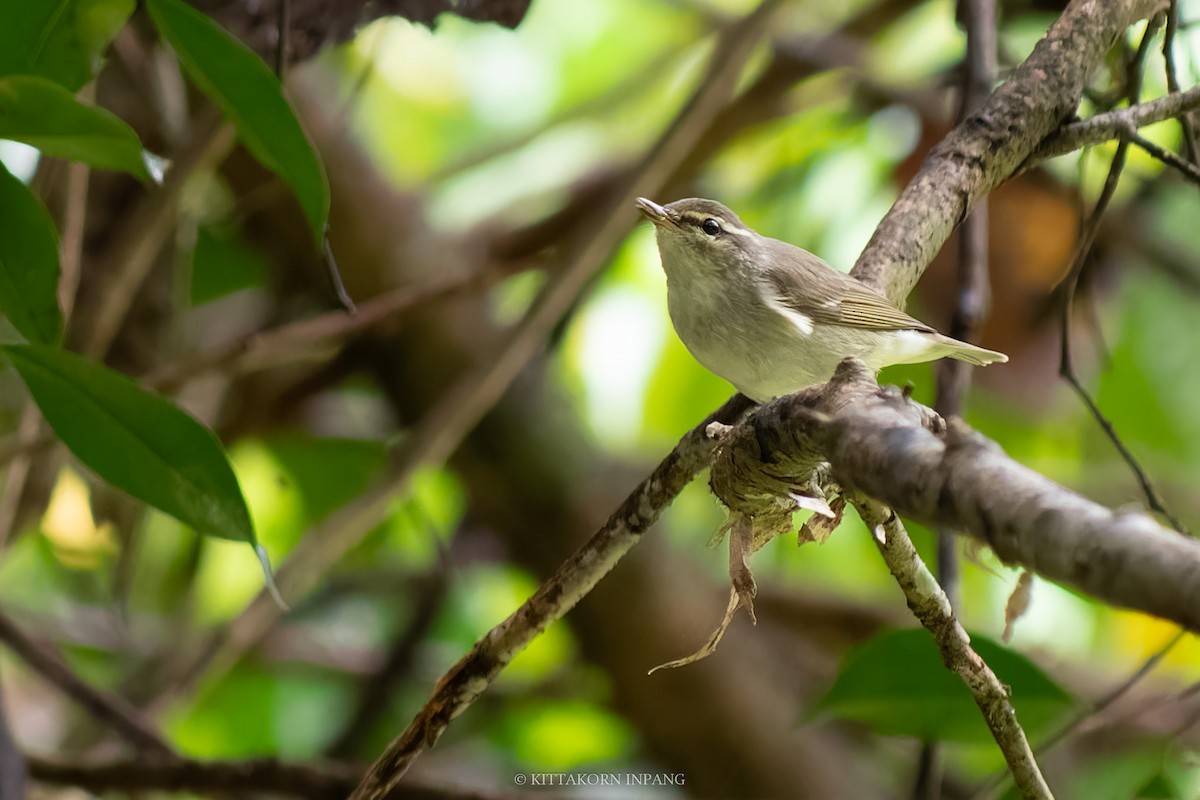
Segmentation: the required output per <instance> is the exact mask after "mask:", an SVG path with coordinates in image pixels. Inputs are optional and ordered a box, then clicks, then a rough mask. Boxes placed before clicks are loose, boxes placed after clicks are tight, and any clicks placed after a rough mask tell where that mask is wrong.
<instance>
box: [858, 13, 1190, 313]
mask: <svg viewBox="0 0 1200 800" xmlns="http://www.w3.org/2000/svg"><path fill="white" fill-rule="evenodd" d="M1165 5H1166V4H1165V2H1162V0H1110V1H1108V2H1105V0H1073V2H1071V4H1070V5H1068V6H1067V9H1066V10H1065V11H1064V12H1063V13H1062V16H1060V17H1059V18H1058V20H1056V21H1055V23H1054V25H1053V26H1051V28H1050V30H1049V32H1048V33H1047V34H1046V36H1045V37H1044V38H1043V39H1042V40H1041V41H1040V42H1038V44H1037V47H1035V48H1034V50H1033V53H1031V54H1030V56H1029V58H1027V59H1026V60H1025V62H1024V63H1022V64H1021V65H1020V66H1019V67H1018V68H1017V69H1016V70H1015V71H1014V72H1013V74H1012V77H1011V78H1010V79H1009V80H1008V81H1007V82H1005V83H1004V84H1003V85H1001V86H1000V88H998V89H997V90H996V91H994V92H993V93H992V95H991V97H989V98H988V100H987V102H986V103H984V104H983V105H982V106H981V107H980V108H979V109H978V110H976V111H975V112H973V113H972V114H970V115H968V116H967V118H966V119H964V120H963V121H962V123H961V124H959V125H958V126H957V127H956V128H955V129H954V130H952V131H951V132H950V133H949V134H947V136H946V138H945V139H943V140H942V141H941V142H940V143H939V144H938V146H937V147H935V148H934V149H933V151H932V152H931V153H930V154H929V156H928V157H927V158H926V160H925V163H924V165H923V166H922V167H921V170H920V172H918V173H917V175H916V176H915V177H914V178H913V179H912V180H911V181H910V182H909V184H908V186H907V187H906V188H905V190H904V192H903V193H902V194H901V195H900V198H899V199H898V200H896V203H895V204H894V205H893V206H892V208H891V210H890V211H889V212H888V213H887V215H886V216H885V217H884V218H883V221H882V222H880V223H879V227H877V228H876V229H875V234H874V235H873V236H872V237H871V241H870V242H868V243H867V246H866V248H865V249H864V250H863V252H862V255H861V256H859V259H858V263H857V264H856V265H855V266H854V269H853V271H852V272H851V274H852V275H854V277H856V278H858V279H859V280H861V281H863V282H864V283H866V284H868V285H870V286H873V287H874V288H876V289H878V290H880V291H882V292H883V293H884V294H886V295H887V296H888V297H889V298H891V299H892V301H893V302H896V303H903V301H904V299H905V298H906V297H907V296H908V293H909V292H910V291H911V290H912V288H913V286H915V285H916V283H917V281H918V280H919V279H920V277H921V274H922V273H923V272H924V271H925V268H926V267H927V266H928V265H929V262H930V261H932V260H933V257H934V256H935V255H936V254H937V252H938V250H940V249H941V247H942V245H943V244H944V243H945V241H946V239H947V238H949V236H950V233H951V231H953V230H954V228H955V226H957V225H958V224H959V223H960V222H961V221H962V220H963V219H965V218H966V216H967V213H968V212H969V211H970V210H971V208H972V207H974V205H975V203H976V202H978V201H979V199H980V198H982V197H983V196H984V195H986V194H987V193H988V192H990V191H991V190H992V189H994V188H996V187H997V186H999V185H1000V184H1001V183H1003V182H1004V181H1005V180H1007V179H1008V178H1009V177H1010V176H1012V175H1013V174H1014V173H1015V172H1016V170H1017V169H1018V168H1019V167H1020V165H1021V164H1022V163H1023V162H1024V161H1025V160H1026V159H1027V158H1029V156H1030V154H1031V153H1033V152H1034V151H1035V149H1036V148H1037V146H1038V145H1039V144H1040V143H1041V142H1042V140H1044V139H1045V138H1046V137H1047V136H1049V135H1050V134H1051V133H1053V132H1054V130H1055V129H1056V128H1058V126H1059V125H1061V124H1062V123H1063V121H1064V120H1067V119H1068V118H1070V117H1071V115H1073V114H1074V113H1075V110H1076V109H1077V108H1078V107H1079V101H1080V98H1081V97H1082V94H1083V88H1084V86H1085V85H1086V82H1087V80H1088V78H1089V77H1090V75H1091V74H1092V70H1093V69H1095V67H1096V65H1097V64H1099V63H1100V62H1101V60H1102V59H1103V57H1104V54H1105V53H1106V52H1107V51H1108V48H1109V47H1110V46H1111V45H1112V43H1113V41H1115V40H1116V38H1117V37H1118V36H1119V35H1120V34H1121V32H1122V31H1124V30H1125V29H1126V28H1127V27H1129V26H1130V25H1131V24H1133V23H1134V22H1136V21H1137V20H1139V19H1143V18H1145V17H1148V16H1150V15H1151V14H1153V13H1154V12H1156V11H1158V10H1160V9H1162V8H1163V7H1164V6H1165Z"/></svg>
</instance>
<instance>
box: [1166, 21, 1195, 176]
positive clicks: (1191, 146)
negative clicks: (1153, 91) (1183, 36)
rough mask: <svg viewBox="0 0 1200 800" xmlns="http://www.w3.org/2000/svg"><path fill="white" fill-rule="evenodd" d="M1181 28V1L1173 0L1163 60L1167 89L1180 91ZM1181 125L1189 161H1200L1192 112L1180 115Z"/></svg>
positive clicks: (1184, 147) (1184, 148)
mask: <svg viewBox="0 0 1200 800" xmlns="http://www.w3.org/2000/svg"><path fill="white" fill-rule="evenodd" d="M1178 29H1179V3H1178V2H1177V0H1171V4H1170V5H1169V6H1168V7H1167V29H1166V32H1165V33H1164V34H1163V62H1164V64H1165V65H1166V73H1167V91H1168V92H1178V91H1179V71H1178V68H1177V67H1176V65H1175V33H1176V32H1177V31H1178ZM1179 125H1180V127H1181V128H1182V129H1183V150H1184V152H1185V153H1187V157H1188V161H1190V162H1192V163H1193V164H1196V163H1200V159H1198V158H1197V154H1196V126H1195V125H1193V124H1192V117H1191V115H1190V114H1187V113H1184V114H1180V115H1179Z"/></svg>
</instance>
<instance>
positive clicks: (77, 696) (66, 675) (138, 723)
mask: <svg viewBox="0 0 1200 800" xmlns="http://www.w3.org/2000/svg"><path fill="white" fill-rule="evenodd" d="M0 643H3V644H4V645H5V646H6V647H8V649H9V650H10V651H11V652H12V653H13V654H14V655H15V656H17V657H18V658H20V659H21V660H22V661H24V662H25V664H26V665H28V666H29V668H30V669H31V670H32V671H33V672H34V673H35V674H37V675H40V676H41V677H42V678H44V679H45V680H46V681H48V682H49V683H51V684H53V685H54V686H56V687H58V689H59V690H61V691H62V693H63V694H65V695H66V696H67V697H70V698H71V699H72V700H74V701H75V702H76V703H78V704H79V705H80V706H81V707H82V708H83V709H84V710H85V711H87V712H88V713H89V714H91V715H92V716H93V717H95V718H96V719H97V720H99V721H100V722H102V723H104V724H105V725H106V726H108V727H109V728H110V729H111V730H112V731H113V732H114V733H116V734H117V735H118V736H120V737H121V738H122V739H125V740H126V741H127V742H129V743H130V744H132V745H133V746H134V747H136V748H138V749H139V750H142V751H144V752H147V753H151V754H154V755H159V756H161V755H170V754H171V753H172V752H173V751H172V750H171V747H170V746H169V745H168V744H167V743H166V742H165V741H163V739H162V737H160V736H159V735H158V733H157V731H155V730H154V728H153V727H151V725H150V724H149V723H147V722H146V721H145V720H144V719H143V718H142V716H141V714H140V713H139V712H138V711H137V709H135V708H134V707H133V706H131V705H130V704H129V703H128V702H126V701H125V700H124V699H122V698H121V697H118V696H116V695H111V694H107V693H105V692H102V691H100V690H99V689H96V688H95V687H93V686H91V685H89V684H88V683H87V682H86V681H84V680H83V679H82V678H80V677H79V676H78V675H76V674H75V673H74V671H72V670H71V668H70V667H68V666H67V665H66V663H65V662H64V661H63V660H62V658H61V657H60V656H59V655H58V654H57V653H54V652H51V651H50V650H48V649H47V648H45V647H44V646H42V645H40V644H38V643H37V642H35V641H34V640H33V639H31V638H30V637H29V636H28V635H27V634H26V633H25V632H24V631H22V630H21V629H20V628H19V627H18V626H17V624H16V623H15V622H13V621H12V620H11V619H9V618H8V616H7V615H5V614H4V613H2V612H0Z"/></svg>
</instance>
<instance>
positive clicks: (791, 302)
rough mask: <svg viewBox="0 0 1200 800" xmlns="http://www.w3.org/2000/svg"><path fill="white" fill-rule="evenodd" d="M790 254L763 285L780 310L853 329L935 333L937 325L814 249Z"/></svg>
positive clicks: (769, 272)
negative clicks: (907, 311) (897, 304)
mask: <svg viewBox="0 0 1200 800" xmlns="http://www.w3.org/2000/svg"><path fill="white" fill-rule="evenodd" d="M786 255H787V256H788V257H787V258H783V259H774V260H773V262H774V263H772V265H771V266H770V267H768V268H767V270H766V272H765V273H764V283H763V287H762V288H763V295H764V299H765V300H766V301H767V303H768V305H772V306H774V307H775V308H776V309H777V310H778V311H780V313H783V314H785V315H786V316H792V315H795V314H802V315H804V317H807V318H808V319H810V320H812V321H813V322H815V323H817V324H824V325H842V326H845V327H848V328H861V329H866V330H886V331H895V330H915V331H927V332H930V333H932V332H933V328H931V327H929V326H928V325H926V324H925V323H924V322H921V321H920V320H917V319H914V318H912V317H910V316H909V315H908V314H905V313H904V312H903V311H901V310H900V309H898V308H896V307H895V306H894V305H892V304H891V303H889V302H888V300H887V298H886V297H884V296H883V295H881V294H879V293H878V292H876V291H875V290H873V289H871V288H869V287H867V286H864V285H863V284H862V283H860V282H858V281H856V280H855V279H854V278H851V277H850V276H849V275H846V274H845V273H843V272H838V271H837V270H835V269H834V268H833V267H831V266H829V265H828V264H826V263H825V262H824V261H822V260H821V259H819V258H817V257H816V256H814V255H812V254H811V253H808V252H806V251H804V250H800V249H799V248H792V251H789V252H788V253H787V254H786ZM802 256H807V258H802ZM817 278H819V279H817Z"/></svg>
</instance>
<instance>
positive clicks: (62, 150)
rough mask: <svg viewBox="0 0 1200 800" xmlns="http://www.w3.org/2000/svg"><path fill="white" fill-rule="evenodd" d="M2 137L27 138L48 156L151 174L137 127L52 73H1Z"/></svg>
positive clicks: (145, 177) (144, 176) (144, 175)
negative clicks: (68, 87)
mask: <svg viewBox="0 0 1200 800" xmlns="http://www.w3.org/2000/svg"><path fill="white" fill-rule="evenodd" d="M0 139H12V140H14V141H17V142H24V143H25V144H28V145H32V146H33V147H36V148H37V149H39V150H41V151H42V152H43V153H45V154H46V155H48V156H54V157H56V158H65V159H68V160H71V161H83V162H85V163H87V164H90V165H91V166H93V167H99V168H100V169H117V170H122V171H124V172H128V173H130V174H131V175H134V176H135V177H137V178H139V179H141V180H148V179H149V178H150V173H149V172H148V171H147V169H146V163H145V161H144V160H143V159H142V144H141V142H140V141H138V137H137V134H136V133H134V132H133V129H132V128H130V127H129V126H128V125H126V124H125V123H124V122H122V121H121V120H120V119H118V118H117V117H116V116H114V115H113V114H111V113H109V112H108V111H106V110H104V109H103V108H96V107H94V106H87V105H84V104H83V103H81V102H79V101H78V100H76V99H75V96H74V95H72V94H71V93H70V92H68V91H67V90H66V89H64V88H62V87H61V86H59V85H58V84H57V83H54V82H53V81H50V80H47V79H46V78H38V77H34V76H31V75H10V76H8V77H6V78H0Z"/></svg>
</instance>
